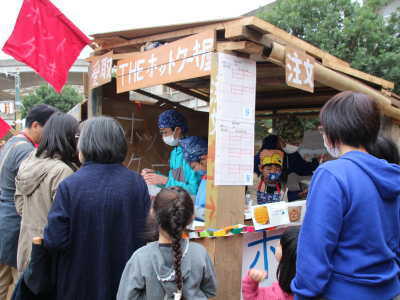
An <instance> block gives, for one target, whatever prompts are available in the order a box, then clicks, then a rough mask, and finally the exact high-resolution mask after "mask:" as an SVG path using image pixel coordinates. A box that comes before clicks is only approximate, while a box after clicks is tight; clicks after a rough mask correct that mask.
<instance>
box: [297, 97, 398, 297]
mask: <svg viewBox="0 0 400 300" xmlns="http://www.w3.org/2000/svg"><path fill="white" fill-rule="evenodd" d="M320 121H321V132H322V134H323V138H324V143H325V147H326V148H327V150H328V152H329V153H330V154H331V155H332V156H334V157H338V159H337V160H334V161H329V162H326V163H324V164H322V165H321V166H320V167H319V168H318V169H317V170H316V172H315V174H314V176H313V178H312V183H311V187H310V192H309V194H308V198H307V211H306V216H305V219H304V223H303V226H302V228H301V232H300V238H299V244H298V251H297V270H296V276H295V278H294V279H293V281H292V283H291V288H292V291H293V293H294V294H295V299H309V298H312V297H321V298H323V299H329V300H348V299H351V300H358V299H362V300H389V299H394V298H395V297H397V296H398V295H400V280H399V273H400V267H399V266H400V249H399V245H400V216H399V212H400V167H399V166H398V165H395V164H390V163H388V162H386V161H384V160H381V159H378V158H376V157H374V156H372V155H370V154H369V153H368V151H367V150H368V149H370V147H371V146H372V145H373V144H374V143H375V142H376V139H377V136H378V132H379V129H380V112H379V109H378V106H377V104H376V103H375V102H374V101H373V100H372V99H371V98H369V97H368V96H367V95H364V94H361V93H354V92H349V91H346V92H342V93H340V94H338V95H336V96H334V97H333V98H332V99H331V100H329V101H328V102H327V103H326V104H325V106H324V107H323V108H322V110H321V113H320Z"/></svg>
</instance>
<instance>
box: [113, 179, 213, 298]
mask: <svg viewBox="0 0 400 300" xmlns="http://www.w3.org/2000/svg"><path fill="white" fill-rule="evenodd" d="M150 217H151V218H154V219H155V220H156V223H157V225H158V230H159V237H158V241H156V242H153V243H149V244H147V245H146V246H144V247H142V248H140V249H138V250H137V251H136V252H135V253H134V254H133V255H132V257H131V259H130V260H129V261H128V263H127V265H126V267H125V270H124V272H123V274H122V279H121V282H120V286H119V290H118V295H117V300H134V299H143V300H144V299H147V300H152V299H164V300H170V299H171V300H172V299H173V300H183V299H186V300H189V299H190V300H201V299H208V298H212V297H215V296H216V277H215V272H214V268H213V265H212V263H211V260H210V258H209V256H208V254H207V251H206V250H205V248H204V247H203V246H201V245H200V244H197V243H192V242H189V240H187V239H184V238H182V235H183V233H184V232H185V230H186V227H187V226H188V225H189V224H190V223H192V221H193V218H194V205H193V200H192V198H191V197H190V195H189V194H188V193H187V192H186V191H185V190H184V189H182V188H180V187H170V188H165V189H162V190H161V192H160V193H159V194H158V195H157V196H156V198H155V200H154V203H153V207H152V209H151V213H150Z"/></svg>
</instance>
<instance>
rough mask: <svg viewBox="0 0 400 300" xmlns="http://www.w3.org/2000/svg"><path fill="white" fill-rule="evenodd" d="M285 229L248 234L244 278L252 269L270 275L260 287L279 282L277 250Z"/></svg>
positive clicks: (245, 238) (244, 237)
mask: <svg viewBox="0 0 400 300" xmlns="http://www.w3.org/2000/svg"><path fill="white" fill-rule="evenodd" d="M284 230H285V229H277V230H273V231H261V232H251V233H246V234H245V235H244V236H243V259H242V278H243V277H244V276H246V275H247V273H248V272H249V270H250V269H258V270H263V271H265V272H267V273H268V276H267V278H266V279H265V280H264V281H262V282H261V283H260V286H270V285H272V284H273V283H274V282H276V281H277V278H276V270H277V268H278V264H279V262H278V260H277V259H276V257H275V252H276V248H277V247H278V245H279V241H280V238H281V235H282V233H283V232H284Z"/></svg>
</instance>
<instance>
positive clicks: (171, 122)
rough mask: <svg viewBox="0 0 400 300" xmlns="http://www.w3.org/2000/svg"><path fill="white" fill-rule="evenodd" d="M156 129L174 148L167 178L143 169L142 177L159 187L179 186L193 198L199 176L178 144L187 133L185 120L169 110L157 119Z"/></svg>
mask: <svg viewBox="0 0 400 300" xmlns="http://www.w3.org/2000/svg"><path fill="white" fill-rule="evenodd" d="M158 128H160V134H161V136H162V139H163V141H164V143H165V144H167V145H168V146H170V147H174V148H173V149H172V151H171V154H170V159H169V167H170V170H169V172H168V177H167V176H163V175H161V174H157V173H156V172H155V171H154V170H150V169H144V170H143V171H142V173H141V174H142V176H143V178H144V180H145V181H146V183H147V184H149V185H158V186H160V187H170V186H179V187H181V188H184V189H185V190H186V191H187V192H188V193H189V194H190V195H192V196H195V195H196V194H197V190H198V188H199V183H200V180H201V176H200V175H199V174H198V173H197V172H195V171H194V170H192V168H191V167H190V165H189V164H188V163H187V162H186V161H185V159H184V157H183V149H182V147H181V146H180V145H179V142H180V141H181V140H182V139H183V138H184V137H185V135H186V134H187V132H188V125H187V121H186V118H185V117H184V116H183V115H182V114H181V113H179V112H178V111H176V110H173V109H170V110H167V111H165V112H163V113H162V114H160V116H159V117H158Z"/></svg>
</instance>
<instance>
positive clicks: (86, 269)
mask: <svg viewBox="0 0 400 300" xmlns="http://www.w3.org/2000/svg"><path fill="white" fill-rule="evenodd" d="M149 206H150V200H149V194H148V190H147V186H146V184H145V182H144V180H143V179H142V177H141V176H140V175H138V174H137V173H135V172H132V171H130V170H128V169H127V168H125V167H124V166H122V165H120V164H97V163H90V162H89V163H86V164H85V165H84V166H83V167H82V168H81V169H80V170H79V171H77V172H76V173H75V174H73V175H71V176H70V177H68V178H67V179H65V180H64V181H63V182H61V183H60V185H59V188H58V191H57V194H56V198H55V201H54V204H53V207H52V209H51V210H50V212H49V216H48V225H47V227H46V228H45V232H44V245H45V247H46V248H48V249H49V250H50V251H52V252H53V253H54V254H57V255H56V256H57V259H56V268H57V271H56V273H57V275H56V286H57V300H64V299H65V300H88V299H93V300H94V299H96V300H114V299H115V298H116V294H117V290H118V285H119V281H120V279H121V275H122V272H123V270H124V267H125V264H126V263H127V262H128V260H129V258H130V257H131V256H132V254H133V252H135V250H136V249H138V248H140V247H141V246H143V245H144V236H143V231H144V226H145V220H146V217H147V214H148V210H149Z"/></svg>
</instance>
